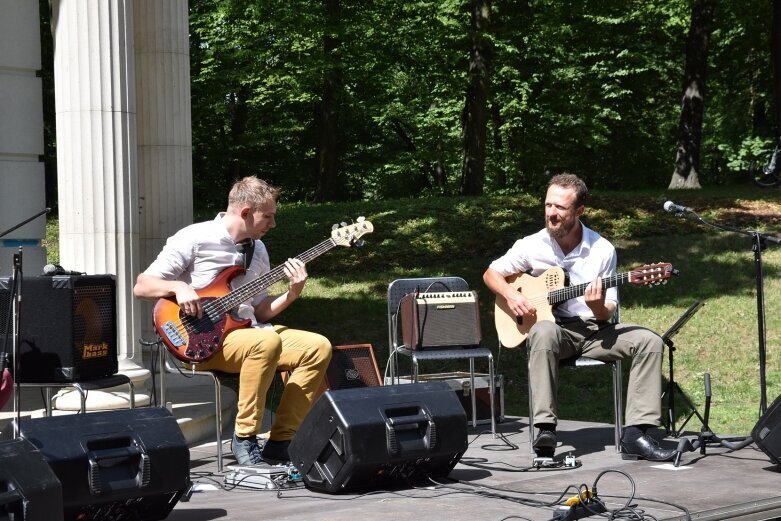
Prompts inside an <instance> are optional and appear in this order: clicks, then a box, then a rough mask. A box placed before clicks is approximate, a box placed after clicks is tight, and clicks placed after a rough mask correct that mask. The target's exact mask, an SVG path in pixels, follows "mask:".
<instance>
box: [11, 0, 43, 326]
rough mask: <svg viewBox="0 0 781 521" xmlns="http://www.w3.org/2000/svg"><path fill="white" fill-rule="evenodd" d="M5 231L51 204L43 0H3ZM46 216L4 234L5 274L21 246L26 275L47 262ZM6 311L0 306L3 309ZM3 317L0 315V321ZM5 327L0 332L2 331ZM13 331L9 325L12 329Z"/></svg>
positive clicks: (36, 273)
mask: <svg viewBox="0 0 781 521" xmlns="http://www.w3.org/2000/svg"><path fill="white" fill-rule="evenodd" d="M0 13H2V14H0V187H2V188H0V233H3V232H5V231H7V230H9V229H11V228H13V227H15V226H16V225H17V224H19V223H21V222H24V221H25V220H27V219H29V218H31V217H33V216H34V215H35V214H37V213H39V212H42V211H43V210H44V209H45V206H46V193H45V189H44V167H43V163H42V162H41V161H40V159H39V158H40V157H41V156H42V155H43V98H42V94H41V93H42V90H41V78H40V77H39V76H38V74H37V73H38V71H39V70H40V69H41V38H40V34H41V32H40V20H39V18H38V2H30V1H26V0H0ZM45 224H46V218H45V217H44V216H43V215H41V216H39V217H38V218H36V219H35V220H33V221H30V222H29V223H28V224H25V225H24V226H22V227H19V228H16V229H15V230H12V231H10V232H9V233H8V234H6V235H5V236H3V237H2V238H0V276H8V275H10V274H11V272H12V270H13V255H14V254H15V253H17V252H18V251H19V247H20V246H21V247H22V252H23V255H22V260H23V262H22V264H23V265H22V268H23V270H24V274H25V276H31V275H40V274H41V268H42V267H43V265H44V264H46V251H45V249H44V248H43V247H42V246H41V239H42V238H43V237H44V236H45V235H46V226H45ZM3 311H4V310H3V309H2V308H0V312H3ZM3 321H4V317H3V318H0V323H2V322H3ZM3 332H4V331H0V334H1V333H3ZM9 332H10V330H9Z"/></svg>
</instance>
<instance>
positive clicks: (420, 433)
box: [288, 382, 467, 493]
mask: <svg viewBox="0 0 781 521" xmlns="http://www.w3.org/2000/svg"><path fill="white" fill-rule="evenodd" d="M466 428H467V427H466V413H464V408H463V407H462V406H461V402H459V401H458V398H457V397H456V394H455V393H454V392H453V391H452V390H451V389H450V386H449V385H448V384H447V383H445V382H429V383H419V384H405V385H386V386H382V387H364V388H357V389H342V390H334V391H326V393H325V394H324V395H323V396H321V397H320V399H319V400H318V401H317V402H315V404H314V406H313V407H312V410H311V411H310V412H309V414H308V415H307V416H306V418H304V421H303V422H302V424H301V426H300V427H299V429H298V432H297V433H296V435H295V437H294V438H293V441H292V442H291V443H290V447H289V449H288V451H289V453H290V459H291V461H292V462H293V465H294V466H295V467H296V468H297V469H298V470H299V472H300V473H301V474H302V477H303V480H304V483H305V484H306V485H307V486H308V487H309V488H311V489H314V490H320V491H324V492H330V493H336V492H347V491H350V490H356V489H369V488H389V487H398V486H400V485H405V484H409V483H414V482H416V481H419V480H423V479H425V478H426V477H427V476H428V477H432V478H437V477H444V476H447V475H448V474H449V473H450V471H451V470H453V467H454V466H455V465H456V463H458V460H459V459H460V458H461V456H462V455H463V453H464V452H465V451H466V449H467V435H466Z"/></svg>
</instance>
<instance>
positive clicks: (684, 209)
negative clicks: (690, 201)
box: [663, 201, 694, 213]
mask: <svg viewBox="0 0 781 521" xmlns="http://www.w3.org/2000/svg"><path fill="white" fill-rule="evenodd" d="M663 208H664V211H665V212H676V213H688V212H693V211H694V210H692V209H691V208H689V207H688V206H681V205H680V204H675V203H674V202H672V201H667V202H666V203H664V206H663Z"/></svg>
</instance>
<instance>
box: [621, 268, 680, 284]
mask: <svg viewBox="0 0 781 521" xmlns="http://www.w3.org/2000/svg"><path fill="white" fill-rule="evenodd" d="M677 274H678V270H676V269H675V268H673V265H672V264H670V263H669V262H658V263H656V264H646V265H645V266H640V267H638V268H635V269H633V270H632V271H630V272H629V282H631V283H632V284H640V285H644V286H648V285H653V286H657V285H659V284H666V283H667V279H669V278H670V277H671V276H672V275H677Z"/></svg>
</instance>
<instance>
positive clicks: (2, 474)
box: [0, 438, 62, 521]
mask: <svg viewBox="0 0 781 521" xmlns="http://www.w3.org/2000/svg"><path fill="white" fill-rule="evenodd" d="M0 519H10V520H16V521H62V484H60V480H59V479H57V476H56V475H55V474H54V471H53V470H52V469H51V467H50V466H49V464H48V463H46V460H44V459H43V455H42V454H41V452H40V451H39V450H38V449H36V448H35V446H34V445H33V444H32V443H30V442H29V441H27V440H24V439H21V438H15V439H10V440H6V441H0Z"/></svg>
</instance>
